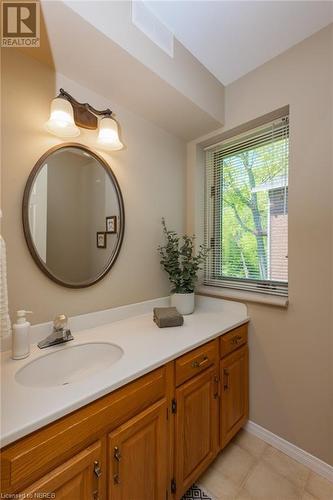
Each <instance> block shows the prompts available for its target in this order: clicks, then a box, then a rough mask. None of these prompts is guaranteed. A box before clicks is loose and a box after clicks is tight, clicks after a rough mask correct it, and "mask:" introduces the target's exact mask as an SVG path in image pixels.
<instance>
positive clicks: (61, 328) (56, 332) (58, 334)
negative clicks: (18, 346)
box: [37, 314, 74, 349]
mask: <svg viewBox="0 0 333 500" xmlns="http://www.w3.org/2000/svg"><path fill="white" fill-rule="evenodd" d="M67 325H68V318H67V316H66V315H65V314H59V315H58V316H56V317H55V318H54V321H53V331H52V333H50V335H48V336H47V337H46V338H45V339H44V340H41V341H40V342H38V344H37V345H38V347H39V348H40V349H44V348H45V347H50V346H51V345H57V344H63V343H64V342H69V341H70V340H74V337H73V335H72V334H71V331H70V329H69V328H67Z"/></svg>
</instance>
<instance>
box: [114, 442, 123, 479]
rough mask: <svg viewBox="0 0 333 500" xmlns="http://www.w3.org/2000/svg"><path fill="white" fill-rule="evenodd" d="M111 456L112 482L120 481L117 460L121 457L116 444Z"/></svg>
mask: <svg viewBox="0 0 333 500" xmlns="http://www.w3.org/2000/svg"><path fill="white" fill-rule="evenodd" d="M113 458H114V474H113V482H114V484H119V483H120V477H119V462H120V459H121V453H120V450H119V448H118V446H115V447H114V449H113Z"/></svg>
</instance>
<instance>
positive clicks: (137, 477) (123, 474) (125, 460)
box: [108, 399, 168, 500]
mask: <svg viewBox="0 0 333 500" xmlns="http://www.w3.org/2000/svg"><path fill="white" fill-rule="evenodd" d="M167 437H168V436H167V401H166V399H163V400H162V401H160V402H159V403H156V404H155V405H153V406H152V407H151V408H148V409H147V410H146V411H144V412H142V413H140V414H139V415H137V416H136V417H134V418H132V419H131V420H129V421H128V422H126V424H124V425H122V426H121V427H119V428H118V429H116V430H115V431H113V432H111V433H110V434H109V438H108V455H109V458H110V460H109V467H108V480H109V481H108V482H109V498H110V499H111V498H112V500H147V499H149V500H165V498H166V494H167V490H168V482H167V477H168V470H167V465H168V460H167V455H168V446H167V444H168V441H167Z"/></svg>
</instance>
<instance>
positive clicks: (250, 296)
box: [196, 285, 289, 308]
mask: <svg viewBox="0 0 333 500" xmlns="http://www.w3.org/2000/svg"><path fill="white" fill-rule="evenodd" d="M196 293H197V294H198V295H206V296H208V297H216V298H221V299H230V300H236V301H239V302H241V301H244V302H255V303H257V304H266V305H269V306H276V307H284V308H287V307H288V303H289V300H288V297H277V296H275V295H268V294H264V293H256V292H246V291H243V290H232V289H231V288H222V287H221V288H220V287H216V286H208V285H201V286H199V287H198V288H197V290H196Z"/></svg>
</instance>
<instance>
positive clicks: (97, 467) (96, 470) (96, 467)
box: [94, 460, 102, 479]
mask: <svg viewBox="0 0 333 500" xmlns="http://www.w3.org/2000/svg"><path fill="white" fill-rule="evenodd" d="M94 474H95V476H96V477H97V479H99V478H100V477H101V475H102V470H101V468H100V465H99V461H98V460H95V462H94Z"/></svg>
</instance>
